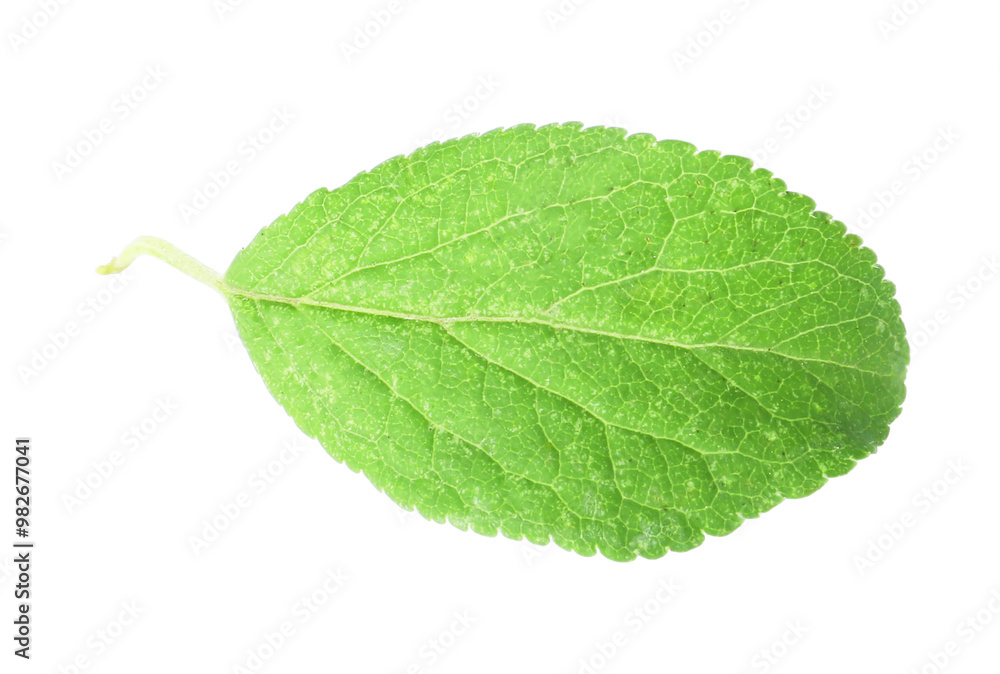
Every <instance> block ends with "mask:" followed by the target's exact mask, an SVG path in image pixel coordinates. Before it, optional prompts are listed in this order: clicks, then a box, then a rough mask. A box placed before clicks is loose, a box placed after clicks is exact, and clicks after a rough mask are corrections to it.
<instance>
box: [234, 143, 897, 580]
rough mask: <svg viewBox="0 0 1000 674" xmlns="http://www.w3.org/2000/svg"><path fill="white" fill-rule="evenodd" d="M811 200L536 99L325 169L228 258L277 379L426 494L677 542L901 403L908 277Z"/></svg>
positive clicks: (657, 550) (552, 534) (543, 523)
mask: <svg viewBox="0 0 1000 674" xmlns="http://www.w3.org/2000/svg"><path fill="white" fill-rule="evenodd" d="M814 206H815V205H814V203H813V202H812V201H811V200H809V199H808V198H806V197H802V196H801V195H796V194H792V193H788V192H787V191H786V190H785V186H784V183H781V181H777V180H774V179H773V178H772V177H771V175H770V173H768V172H766V171H762V170H758V171H751V167H750V163H749V161H748V160H745V159H742V158H735V157H720V156H719V155H718V154H717V153H711V152H707V153H706V152H703V153H695V151H694V148H693V147H692V146H690V145H688V144H685V143H679V142H674V141H668V142H656V141H655V139H653V138H652V137H649V136H629V137H626V136H624V134H623V133H622V132H620V131H618V130H607V129H588V130H582V129H581V127H580V125H562V126H550V127H542V128H539V129H535V128H533V127H526V126H522V127H513V128H511V129H507V130H498V131H496V132H491V133H489V134H484V135H483V136H473V137H467V138H464V139H459V140H456V141H450V142H448V143H444V144H440V145H438V144H436V145H432V146H429V147H428V148H424V149H422V150H420V151H418V152H417V153H415V154H414V155H411V156H410V157H397V158H394V159H392V160H389V161H388V162H386V163H385V164H383V165H381V166H380V167H377V168H376V169H374V170H373V171H371V172H367V173H363V174H361V175H359V176H358V177H357V178H355V179H354V180H352V181H351V182H350V183H348V184H347V185H345V186H344V187H343V188H340V189H339V190H335V191H333V192H330V191H327V190H317V191H316V192H314V193H313V194H312V195H310V196H309V197H308V198H307V199H306V201H304V202H303V203H302V204H300V205H299V206H297V207H296V208H295V209H293V211H291V212H290V213H289V214H288V215H287V216H284V217H282V218H279V219H278V220H277V221H276V222H275V223H274V224H273V225H271V226H270V227H268V228H265V229H264V230H262V232H261V233H260V234H259V235H258V237H257V238H256V239H255V240H254V242H253V243H252V244H251V245H250V246H249V247H248V248H247V249H245V250H244V251H242V252H241V253H240V255H238V256H237V258H236V260H234V262H233V265H232V266H231V267H230V269H229V271H227V273H226V275H225V282H226V284H227V286H228V287H229V289H230V292H231V293H232V294H231V299H230V305H231V308H232V309H233V313H234V316H235V317H236V320H237V324H238V327H239V329H240V333H241V336H242V337H243V339H244V342H245V343H246V344H247V346H248V349H249V351H250V354H251V357H252V358H253V360H254V362H255V365H256V366H257V368H258V370H259V371H260V372H261V375H262V376H263V377H264V379H265V382H266V383H267V385H268V387H269V389H270V390H271V391H272V393H273V394H274V395H275V397H276V398H277V399H278V400H279V402H281V403H282V405H283V406H284V407H285V408H286V410H288V411H289V413H290V414H291V415H292V416H293V417H294V418H295V419H296V421H297V422H298V423H299V425H300V426H301V427H302V428H303V430H305V431H306V432H307V433H309V434H310V435H313V436H314V437H318V438H319V439H320V441H321V442H322V444H323V445H324V447H326V448H327V450H328V451H329V452H330V453H331V454H332V455H333V456H334V457H335V458H337V459H338V460H341V461H344V462H345V463H347V464H348V466H349V467H351V468H352V469H353V470H356V471H357V470H360V471H362V472H364V473H365V474H366V475H367V476H368V477H369V479H371V480H372V482H373V483H374V484H375V485H376V486H378V487H379V488H380V489H382V490H384V491H386V493H388V494H389V495H390V496H391V497H392V498H393V499H394V500H396V501H397V502H398V503H400V504H401V505H403V506H404V507H408V508H412V507H415V508H417V509H418V510H420V511H421V513H422V514H424V515H425V516H427V517H429V518H430V519H435V520H437V521H445V520H448V521H451V522H452V523H454V524H456V525H458V526H460V527H462V528H466V527H470V528H472V529H474V530H476V531H479V532H480V533H488V534H495V533H496V532H497V531H501V532H502V533H504V534H505V535H508V536H511V537H514V538H520V537H522V536H526V537H528V538H529V539H531V540H533V541H536V542H542V541H547V540H549V538H551V539H552V540H555V542H556V543H558V544H559V545H561V546H563V547H566V548H569V549H573V550H576V551H578V552H580V553H582V554H594V553H595V552H597V551H600V552H601V553H602V554H604V555H606V556H608V557H610V558H612V559H622V560H625V559H631V558H634V557H635V556H636V555H643V556H647V557H656V556H660V555H662V554H664V553H665V552H666V550H667V549H674V550H683V549H689V548H691V547H694V546H696V545H698V544H699V543H700V542H701V541H702V540H703V537H704V533H709V534H714V535H721V534H725V533H728V532H729V531H732V530H733V529H735V528H736V527H737V526H738V525H739V523H740V522H741V521H742V520H743V519H744V518H747V517H756V516H757V515H759V514H760V513H762V512H764V511H766V510H768V509H770V508H771V507H773V506H774V505H775V504H776V503H778V502H780V500H782V498H784V497H786V496H789V497H797V496H804V495H806V494H808V493H811V492H812V491H815V489H817V488H818V487H819V486H821V485H822V484H823V483H824V482H825V479H826V477H829V476H834V475H840V474H843V473H845V472H847V471H848V470H850V468H851V467H852V466H853V465H854V462H855V461H856V460H857V459H860V458H863V457H864V456H867V455H868V454H870V453H871V452H872V451H874V450H875V448H876V447H877V446H878V445H879V444H881V442H883V441H884V440H885V437H886V435H887V433H888V424H889V422H891V421H892V419H894V418H895V416H896V415H897V414H898V413H899V405H900V404H901V402H902V398H903V395H904V389H903V378H904V376H905V367H906V362H907V353H908V352H907V345H906V341H905V331H904V328H903V325H902V322H901V321H900V320H899V307H898V304H896V303H895V300H894V299H893V293H894V288H893V286H892V285H891V284H890V283H888V282H886V281H884V279H883V277H882V271H881V269H880V268H879V267H878V266H877V265H876V264H875V258H874V254H872V253H871V252H870V251H868V250H867V249H862V248H860V247H859V246H860V241H859V240H857V239H856V237H849V236H845V235H844V228H843V226H842V225H841V224H840V223H836V222H835V221H833V220H831V219H830V217H829V216H827V215H826V214H823V213H814V212H813V209H814ZM595 354H596V355H595ZM334 419H335V420H336V421H334Z"/></svg>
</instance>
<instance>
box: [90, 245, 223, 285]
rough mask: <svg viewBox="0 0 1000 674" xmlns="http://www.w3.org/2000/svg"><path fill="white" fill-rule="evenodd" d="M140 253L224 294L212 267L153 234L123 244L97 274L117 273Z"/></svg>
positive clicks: (218, 276) (98, 269) (218, 277)
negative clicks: (158, 260) (123, 246)
mask: <svg viewBox="0 0 1000 674" xmlns="http://www.w3.org/2000/svg"><path fill="white" fill-rule="evenodd" d="M141 255H151V256H152V257H155V258H158V259H160V260H162V261H164V262H166V263H167V264H169V265H170V266H171V267H173V268H175V269H178V270H180V271H182V272H184V273H185V274H187V275H188V276H190V277H191V278H193V279H195V280H196V281H200V282H201V283H204V284H205V285H207V286H209V287H210V288H214V289H215V290H217V291H219V292H220V293H222V294H223V295H225V294H226V290H225V288H226V286H225V284H224V283H223V282H222V277H221V276H220V275H219V273H218V272H217V271H215V270H214V269H210V268H209V267H206V266H205V265H203V264H202V263H201V262H199V261H198V260H196V259H194V258H193V257H191V256H190V255H188V254H187V253H185V252H184V251H182V250H180V249H178V248H177V247H176V246H174V245H173V244H172V243H168V242H167V241H164V240H163V239H159V238H157V237H155V236H140V237H139V238H138V239H136V240H135V241H133V242H132V243H130V244H129V245H127V246H125V249H124V250H123V251H122V252H121V253H120V254H119V255H118V256H117V257H113V258H111V261H110V262H108V263H107V264H102V265H101V266H100V267H98V268H97V273H98V274H117V273H119V272H121V271H124V270H125V269H127V268H128V266H129V265H130V264H132V263H133V262H134V261H135V259H136V258H137V257H139V256H141Z"/></svg>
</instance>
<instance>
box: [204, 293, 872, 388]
mask: <svg viewBox="0 0 1000 674" xmlns="http://www.w3.org/2000/svg"><path fill="white" fill-rule="evenodd" d="M220 290H221V291H222V292H223V293H224V294H226V295H230V296H237V297H243V298H246V299H249V300H253V301H257V302H273V303H276V304H287V305H290V306H294V307H315V308H317V309H328V310H333V311H343V312H346V313H354V314H363V315H367V316H380V317H383V318H395V319H399V320H406V321H420V322H423V323H433V324H435V325H439V326H442V327H445V328H447V327H448V326H449V325H454V324H456V323H510V324H519V325H537V326H542V327H547V328H551V329H553V330H566V331H571V332H579V333H584V334H589V335H596V336H599V337H609V338H611V339H620V340H630V341H638V342H647V343H650V344H657V345H660V346H671V347H675V348H678V349H686V350H689V351H693V350H695V349H712V348H718V349H731V350H734V351H749V352H753V353H761V354H770V355H774V356H780V357H782V358H785V359H788V360H791V361H794V362H797V363H822V364H824V365H833V366H836V367H841V368H845V369H848V370H853V371H856V372H862V373H865V374H870V375H874V376H877V377H891V376H892V375H891V374H884V373H881V372H876V371H874V370H867V369H864V368H861V367H858V366H856V365H851V364H848V363H838V362H836V361H832V360H826V359H822V358H810V357H805V356H794V355H790V354H787V353H782V352H781V351H778V350H775V349H773V348H763V347H756V346H745V345H740V344H725V343H720V342H706V343H702V344H685V343H683V342H676V341H672V340H665V339H656V338H654V337H646V336H643V335H630V334H625V333H619V332H613V331H610V330H601V329H598V328H589V327H586V326H580V325H573V324H569V323H558V322H555V321H550V320H544V319H541V318H537V317H531V316H480V315H470V316H428V315H425V314H414V313H407V312H399V311H388V310H385V309H375V308H372V307H359V306H353V305H349V304H338V303H336V302H322V301H318V300H313V299H305V298H300V297H284V296H281V295H269V294H265V293H256V292H252V291H247V290H242V289H240V288H234V287H232V286H230V285H229V284H226V283H224V282H223V283H222V285H221V287H220Z"/></svg>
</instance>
